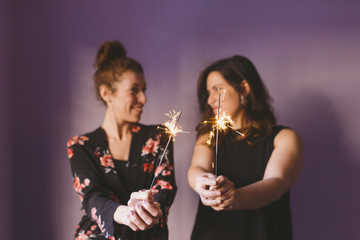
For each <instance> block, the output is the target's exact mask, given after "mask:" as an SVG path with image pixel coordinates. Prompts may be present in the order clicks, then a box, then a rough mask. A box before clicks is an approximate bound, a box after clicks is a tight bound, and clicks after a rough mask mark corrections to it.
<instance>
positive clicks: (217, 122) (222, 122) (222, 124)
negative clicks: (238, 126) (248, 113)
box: [202, 92, 244, 175]
mask: <svg viewBox="0 0 360 240" xmlns="http://www.w3.org/2000/svg"><path fill="white" fill-rule="evenodd" d="M224 96H225V92H224ZM220 99H221V93H219V102H218V112H217V115H216V116H215V118H214V119H213V120H212V121H203V122H202V124H212V130H211V131H210V133H209V137H208V140H207V141H206V143H207V144H208V145H209V146H210V145H211V142H212V141H213V139H214V138H215V166H214V168H215V169H214V171H215V175H217V163H218V142H219V131H222V132H224V131H225V130H227V129H228V128H231V129H233V126H234V123H235V122H234V120H232V119H231V116H230V115H228V114H226V113H221V114H220V110H221V108H220ZM234 131H235V132H236V133H238V134H240V135H241V136H244V134H243V133H241V132H239V131H236V130H234Z"/></svg>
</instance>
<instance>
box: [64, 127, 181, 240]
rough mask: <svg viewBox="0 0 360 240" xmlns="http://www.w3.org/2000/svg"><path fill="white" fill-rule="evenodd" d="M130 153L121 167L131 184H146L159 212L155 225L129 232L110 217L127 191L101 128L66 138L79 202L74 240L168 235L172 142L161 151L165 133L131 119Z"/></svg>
mask: <svg viewBox="0 0 360 240" xmlns="http://www.w3.org/2000/svg"><path fill="white" fill-rule="evenodd" d="M132 133H133V136H132V140H131V147H130V153H129V159H128V161H127V162H126V165H125V168H127V169H129V171H130V170H131V176H130V177H129V176H127V177H128V178H130V179H127V180H128V181H131V182H132V183H134V184H133V185H134V186H135V190H136V191H138V190H141V189H149V187H150V185H151V183H152V180H153V178H154V176H155V180H154V184H153V187H152V188H151V190H152V192H153V194H154V199H155V201H157V202H159V203H160V205H161V208H162V211H163V218H162V219H161V221H160V223H159V224H158V225H157V226H155V227H154V228H152V229H150V230H147V231H143V232H141V231H139V232H134V231H132V230H131V229H130V228H128V227H127V226H124V225H120V224H117V223H115V222H114V221H113V214H114V212H115V210H116V209H117V207H118V206H119V205H126V204H127V201H128V200H129V198H130V194H131V192H130V191H129V190H128V188H127V186H125V185H124V183H123V182H122V181H121V179H122V177H123V176H120V175H119V173H118V171H117V170H116V167H115V164H114V161H118V160H114V159H113V158H112V156H111V153H110V151H109V147H108V141H107V137H106V133H105V131H104V130H103V129H102V128H98V129H96V130H95V131H93V132H91V133H88V134H84V135H81V136H75V137H73V138H71V139H70V140H69V141H68V143H67V148H68V157H69V159H70V165H71V171H72V175H73V182H74V189H75V192H76V193H77V194H78V195H79V197H80V201H81V204H82V208H81V209H82V210H83V213H84V215H83V217H82V219H81V221H80V223H79V225H78V226H77V228H76V231H75V238H74V239H75V240H87V239H110V240H119V239H121V240H123V239H167V238H168V237H167V236H168V229H167V223H166V222H167V215H168V212H169V208H170V206H171V204H172V202H173V200H174V197H175V194H176V190H177V187H176V183H175V177H174V162H173V146H172V143H171V144H170V145H169V147H168V149H167V151H166V152H165V154H164V158H163V160H162V162H161V165H159V164H158V163H159V160H160V156H161V155H162V154H163V152H164V148H165V145H166V142H167V140H168V135H167V134H164V133H162V131H161V130H159V129H158V128H157V126H146V125H141V124H136V125H134V127H133V128H132Z"/></svg>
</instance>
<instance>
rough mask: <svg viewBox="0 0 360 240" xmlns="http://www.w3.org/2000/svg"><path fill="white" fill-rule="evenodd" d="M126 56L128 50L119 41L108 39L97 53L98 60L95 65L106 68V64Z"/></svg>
mask: <svg viewBox="0 0 360 240" xmlns="http://www.w3.org/2000/svg"><path fill="white" fill-rule="evenodd" d="M125 57H126V50H125V48H124V46H123V45H122V44H121V43H120V42H119V41H117V40H114V41H106V42H104V43H103V44H101V46H100V48H99V50H98V52H97V54H96V61H95V65H94V66H95V67H96V68H106V66H109V65H111V63H112V62H113V61H114V60H117V59H121V58H125Z"/></svg>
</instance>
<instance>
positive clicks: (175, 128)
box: [150, 110, 188, 190]
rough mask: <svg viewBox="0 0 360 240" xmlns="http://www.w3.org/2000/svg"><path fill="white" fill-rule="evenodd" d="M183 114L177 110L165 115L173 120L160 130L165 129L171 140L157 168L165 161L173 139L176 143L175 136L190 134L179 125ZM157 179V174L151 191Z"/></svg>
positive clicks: (165, 123) (164, 124)
mask: <svg viewBox="0 0 360 240" xmlns="http://www.w3.org/2000/svg"><path fill="white" fill-rule="evenodd" d="M181 113H182V111H179V112H176V111H175V110H172V111H169V112H168V113H165V115H166V116H168V117H169V118H171V120H170V121H166V122H164V123H163V124H162V126H164V127H158V128H160V129H163V130H164V131H165V133H167V134H169V139H168V141H167V143H166V146H165V148H164V150H163V153H162V155H161V157H160V160H159V164H158V165H157V167H156V168H158V167H159V166H160V165H161V163H162V161H163V159H164V156H165V153H166V150H167V149H168V147H169V143H170V141H171V139H173V141H175V136H176V135H177V134H178V133H188V132H185V131H183V130H182V128H181V126H180V125H179V123H178V122H179V119H180V116H181ZM156 168H155V171H156ZM156 177H157V174H154V178H153V180H152V182H151V185H150V190H151V189H152V187H153V185H154V181H155V178H156Z"/></svg>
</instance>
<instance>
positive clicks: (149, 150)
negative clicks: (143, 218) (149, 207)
mask: <svg viewBox="0 0 360 240" xmlns="http://www.w3.org/2000/svg"><path fill="white" fill-rule="evenodd" d="M141 128H142V127H141V126H139V125H136V124H135V125H134V126H133V127H132V132H133V133H138V132H139V131H141V130H142V129H141ZM141 132H142V131H141ZM88 136H89V137H88ZM91 137H92V135H91V134H89V135H87V136H75V137H73V138H71V139H70V140H69V141H68V142H67V146H68V152H67V153H68V157H69V159H70V160H71V161H72V163H74V164H79V165H78V166H80V164H81V162H82V161H77V160H78V159H81V157H82V156H81V155H78V151H77V149H78V147H80V148H79V149H80V150H81V151H88V149H90V150H91V151H92V152H90V154H91V153H92V154H93V157H94V158H95V159H96V160H97V161H98V163H99V166H101V167H102V168H103V170H104V171H105V173H109V174H116V169H115V164H114V160H113V159H112V156H111V153H110V151H109V149H108V148H104V147H103V146H104V145H95V146H96V147H94V146H91V145H90V144H89V145H87V143H86V141H89V138H91ZM160 140H161V135H160V134H156V133H154V134H152V135H148V137H147V138H145V139H144V138H142V139H141V142H142V143H143V145H142V149H141V154H140V156H141V159H139V161H141V164H140V165H137V166H138V167H141V168H142V169H143V171H144V172H145V173H146V174H151V176H152V174H154V168H155V163H156V159H158V158H159V155H160V154H161V149H162V148H161V146H160ZM93 142H94V141H91V144H93ZM105 143H106V142H105ZM139 143H140V142H139ZM76 144H78V145H86V148H82V147H81V146H76ZM74 145H75V146H74ZM89 146H90V148H89ZM90 154H88V155H90ZM169 157H171V155H168V153H166V154H165V157H164V159H163V162H162V164H161V166H159V167H157V168H156V169H155V176H156V179H155V182H156V184H155V185H154V186H153V187H152V189H151V190H152V191H153V194H156V193H159V192H160V193H161V191H162V190H173V189H174V187H173V186H172V183H173V181H172V180H173V178H172V177H171V175H172V172H173V166H172V164H171V163H170V161H169V160H171V159H170V158H169ZM82 166H83V165H82ZM129 166H133V165H129ZM134 166H136V165H134ZM127 167H128V165H127ZM79 169H80V168H79ZM81 169H82V168H81ZM79 173H80V172H79ZM73 174H74V189H75V191H76V192H77V193H78V194H79V196H80V199H81V201H87V198H86V199H85V198H84V196H85V194H86V193H87V191H84V189H85V190H87V189H86V188H87V187H92V185H93V186H95V185H96V184H97V182H96V181H95V180H96V179H95V180H94V181H93V183H92V184H91V181H90V180H93V179H92V178H91V179H90V177H89V178H87V176H82V175H77V174H76V170H75V171H73ZM89 176H90V175H89ZM168 180H170V181H168ZM174 186H175V190H176V185H174ZM89 190H90V189H89ZM107 194H108V196H109V199H111V200H113V201H114V202H117V203H119V202H120V200H119V198H118V196H117V195H116V194H115V193H114V192H112V191H111V190H110V191H108V192H107ZM159 196H163V194H160V195H159ZM83 204H84V203H83ZM85 204H88V203H87V202H86V203H85ZM83 206H86V205H83ZM100 206H101V205H95V204H94V205H90V206H89V207H88V208H87V207H86V208H84V210H85V211H86V212H88V211H90V215H91V218H89V219H91V220H92V221H93V224H94V225H87V227H85V225H84V226H80V225H79V226H78V227H77V229H76V235H75V240H88V239H93V238H94V237H96V236H99V234H100V231H101V233H102V235H103V236H105V237H106V238H107V239H110V240H116V238H115V236H112V235H110V234H113V233H112V229H111V226H112V222H111V223H110V225H108V224H109V223H108V215H107V214H108V213H107V212H106V211H105V212H103V209H102V208H98V207H100ZM165 210H168V207H166V205H165ZM100 214H101V215H100ZM166 214H167V213H165V212H164V216H163V218H162V219H161V222H160V225H161V226H163V224H164V223H166V216H165V215H166ZM105 222H106V224H105ZM83 227H84V228H83ZM105 228H106V229H105Z"/></svg>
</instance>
